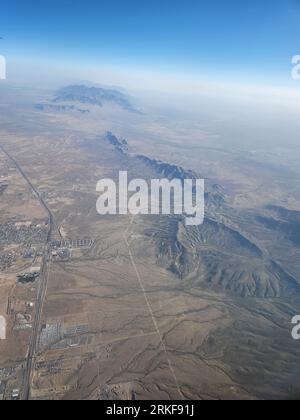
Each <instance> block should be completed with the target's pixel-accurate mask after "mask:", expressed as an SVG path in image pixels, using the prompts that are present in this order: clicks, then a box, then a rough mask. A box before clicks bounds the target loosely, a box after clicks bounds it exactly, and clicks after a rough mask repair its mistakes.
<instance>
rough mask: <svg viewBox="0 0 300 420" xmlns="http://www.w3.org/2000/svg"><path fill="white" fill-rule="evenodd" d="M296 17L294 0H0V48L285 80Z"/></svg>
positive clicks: (45, 56)
mask: <svg viewBox="0 0 300 420" xmlns="http://www.w3.org/2000/svg"><path fill="white" fill-rule="evenodd" d="M299 22H300V1H299V0H252V1H241V0H226V1H225V0H187V1H184V0H181V1H178V0H159V1H157V0H151V1H150V0H149V1H146V0H139V1H137V0H110V1H102V0H97V1H91V0H85V1H81V0H77V1H76V0H60V1H58V0H51V1H46V0H26V1H24V0H3V1H2V2H1V9H0V31H1V33H0V36H3V37H4V38H5V39H4V40H1V41H0V54H6V55H7V56H8V58H9V57H14V58H15V57H19V58H20V60H23V61H24V62H25V61H30V60H33V59H35V60H37V61H40V62H41V63H46V62H52V63H60V64H61V66H64V65H65V64H67V63H77V65H83V66H84V67H88V66H91V67H93V68H96V67H98V68H101V67H103V68H104V67H105V68H109V67H110V66H111V67H113V68H115V69H116V68H117V69H122V68H124V69H132V70H134V71H145V70H146V71H148V72H151V71H154V72H156V73H159V72H164V73H167V72H168V71H170V72H172V73H173V74H176V73H178V74H181V75H182V76H184V72H188V74H194V75H195V77H196V76H197V74H198V75H199V77H203V76H205V77H210V76H212V77H214V76H215V75H218V78H219V79H220V80H222V79H224V80H226V79H229V80H231V81H232V80H236V81H238V82H241V83H244V82H248V81H250V82H251V81H254V82H262V83H266V82H268V81H269V82H270V83H271V84H272V83H277V82H280V83H282V84H283V85H284V84H289V83H290V67H291V57H292V56H293V55H295V54H300V23H299Z"/></svg>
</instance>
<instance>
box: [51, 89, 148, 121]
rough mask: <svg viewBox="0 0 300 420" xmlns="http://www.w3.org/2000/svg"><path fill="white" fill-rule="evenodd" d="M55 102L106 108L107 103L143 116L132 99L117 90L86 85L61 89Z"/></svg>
mask: <svg viewBox="0 0 300 420" xmlns="http://www.w3.org/2000/svg"><path fill="white" fill-rule="evenodd" d="M53 102H79V103H81V104H89V105H96V106H100V107H102V106H104V105H105V104H107V103H113V104H115V105H118V106H120V107H121V108H122V109H125V110H126V111H129V112H133V113H137V114H141V112H140V111H139V110H137V109H136V108H135V107H134V106H133V104H132V103H131V100H130V98H129V97H128V96H127V95H125V94H124V93H122V92H120V91H119V90H117V89H111V88H108V89H106V88H102V87H94V86H86V85H83V84H82V85H70V86H66V87H63V88H62V89H60V90H59V91H58V92H57V94H56V96H55V98H54V99H53Z"/></svg>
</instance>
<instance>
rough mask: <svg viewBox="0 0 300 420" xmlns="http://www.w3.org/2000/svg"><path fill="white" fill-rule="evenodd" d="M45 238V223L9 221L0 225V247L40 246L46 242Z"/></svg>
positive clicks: (46, 229) (46, 233) (46, 231)
mask: <svg viewBox="0 0 300 420" xmlns="http://www.w3.org/2000/svg"><path fill="white" fill-rule="evenodd" d="M47 236H48V226H47V224H45V223H34V222H32V221H28V222H13V221H10V222H7V223H4V224H1V225H0V245H11V244H41V243H45V242H46V241H47Z"/></svg>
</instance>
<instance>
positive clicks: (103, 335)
mask: <svg viewBox="0 0 300 420" xmlns="http://www.w3.org/2000/svg"><path fill="white" fill-rule="evenodd" d="M80 92H81V91H80ZM64 93H65V92H64ZM67 94H68V95H67V96H65V97H63V98H61V97H59V99H57V98H56V102H55V106H54V105H53V102H50V99H49V98H51V96H49V95H48V93H47V95H48V96H47V95H46V94H45V93H44V92H38V93H35V94H30V95H29V94H28V93H26V92H23V91H22V92H21V97H22V100H19V99H18V106H16V109H15V110H14V112H15V115H12V113H11V111H10V110H11V104H9V105H8V106H7V107H5V106H4V107H3V115H1V117H0V118H1V129H0V145H1V148H0V209H1V211H0V234H1V236H0V257H1V260H0V270H1V271H0V317H3V318H4V319H5V321H6V338H5V340H1V341H0V395H1V397H2V398H3V399H119V400H122V399H124V400H126V399H264V398H274V399H275V398H279V399H294V398H299V396H300V384H299V370H300V368H299V366H300V363H299V362H300V352H299V343H297V342H296V341H294V340H293V339H292V337H291V319H292V317H293V316H294V315H295V314H296V313H297V308H299V307H300V278H299V269H300V258H299V257H300V247H299V245H300V233H299V232H300V231H299V227H300V190H299V183H298V181H299V173H297V172H295V173H293V180H292V181H291V182H287V179H288V180H290V178H291V177H290V174H289V173H285V172H284V171H283V170H281V172H280V168H279V169H278V166H277V163H276V159H277V157H276V156H277V155H276V153H279V152H278V151H277V152H276V151H275V150H274V153H273V155H272V156H271V157H270V164H269V166H268V165H265V166H264V167H262V166H261V165H260V160H261V159H262V157H263V156H264V153H265V152H263V151H261V152H260V154H258V153H254V152H253V153H252V154H248V155H247V156H242V155H243V153H242V151H240V150H237V149H236V150H234V151H233V152H232V153H230V152H229V151H226V150H223V149H220V145H218V144H212V145H210V146H208V145H207V143H206V142H203V144H197V145H195V144H194V143H193V142H194V141H195V140H194V139H191V143H190V144H186V148H185V149H182V141H181V138H180V137H179V138H178V141H176V138H175V137H174V139H175V140H174V142H171V141H170V142H168V141H166V142H165V143H164V142H163V139H162V141H161V143H159V144H158V137H159V136H160V135H161V134H160V132H161V131H160V130H163V127H160V130H158V128H157V126H156V129H155V132H156V140H153V141H152V142H151V139H150V137H147V136H146V138H142V137H139V136H141V133H142V132H143V131H145V133H147V130H144V128H145V127H146V126H147V129H148V130H150V128H151V125H149V124H150V123H149V121H148V118H149V117H147V116H145V115H143V113H142V112H137V110H136V108H135V107H133V106H131V105H129V104H128V103H127V102H121V107H120V109H118V108H115V107H118V106H120V104H109V105H108V106H107V107H106V106H104V107H103V108H102V107H99V104H96V105H95V104H93V103H91V101H88V102H87V100H86V98H84V102H83V100H82V98H81V97H78V96H76V97H75V98H74V97H72V96H71V97H70V92H69V90H67ZM17 95H18V92H15V91H9V92H7V97H6V100H7V101H8V103H9V101H11V102H12V103H13V102H14V101H15V100H16V99H15V98H16V96H17ZM76 95H78V90H76ZM118 100H119V99H118ZM47 101H48V102H47ZM74 101H75V102H76V107H75V109H74V108H72V106H75V105H72V103H73V102H74ZM80 101H81V102H80ZM122 101H124V98H123V97H122ZM70 102H71V103H70ZM82 102H83V103H84V110H83V109H82V107H83V103H82ZM49 103H50V105H51V106H50V105H49ZM36 104H39V106H38V107H37V106H36ZM41 104H43V106H41ZM58 104H59V105H58ZM125 105H126V106H125ZM62 106H63V107H64V108H63V109H62V108H61V107H62ZM78 107H79V108H78ZM124 108H125V109H124ZM128 108H129V109H128ZM78 109H79V110H78ZM83 111H85V112H83ZM116 112H118V115H119V120H118V119H116V118H115V117H114V118H113V121H114V123H111V124H110V121H111V117H112V115H114V113H116ZM16 121H17V123H16ZM116 121H119V123H116ZM126 121H127V127H129V128H128V130H127V131H126V130H125V129H124V126H125V123H126ZM134 123H136V126H137V127H139V130H140V131H138V129H137V128H136V129H135V130H133V129H132V127H133V126H134ZM108 132H110V133H109V134H108ZM130 132H131V133H132V139H131V138H128V134H130ZM169 136H170V137H171V134H169ZM184 136H186V134H184ZM124 137H126V145H127V146H128V147H127V146H126V147H123V146H124V144H125V143H124V142H122V139H123V138H124ZM156 142H157V143H156ZM180 144H181V146H180ZM122 145H123V146H122ZM180 150H181V151H180ZM275 155H276V156H275ZM243 159H244V160H243ZM286 159H288V158H286ZM283 161H284V158H283ZM286 162H288V161H286ZM281 164H282V165H284V162H281ZM290 167H291V168H292V169H291V170H293V165H290ZM120 170H126V171H128V173H129V174H130V177H131V178H143V179H151V178H163V177H172V175H173V174H174V173H176V174H179V176H182V177H184V176H185V175H186V174H187V173H189V171H190V170H192V171H194V172H195V173H197V174H199V176H203V177H205V178H206V215H205V222H204V224H203V225H202V226H199V227H186V226H185V224H184V221H183V219H182V217H179V216H141V215H138V216H135V217H132V216H100V215H99V214H98V213H97V211H96V201H97V197H98V195H97V192H96V184H97V181H98V180H99V179H100V178H112V179H117V177H118V172H119V171H120ZM277 171H279V172H280V176H279V175H278V177H276V176H275V175H276V173H277ZM282 173H283V175H282ZM257 181H258V182H257ZM298 312H299V310H298ZM0 325H1V324H0ZM0 335H1V331H0Z"/></svg>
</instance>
